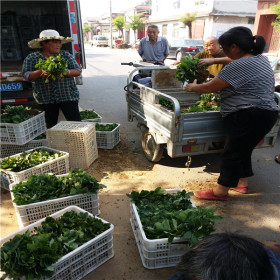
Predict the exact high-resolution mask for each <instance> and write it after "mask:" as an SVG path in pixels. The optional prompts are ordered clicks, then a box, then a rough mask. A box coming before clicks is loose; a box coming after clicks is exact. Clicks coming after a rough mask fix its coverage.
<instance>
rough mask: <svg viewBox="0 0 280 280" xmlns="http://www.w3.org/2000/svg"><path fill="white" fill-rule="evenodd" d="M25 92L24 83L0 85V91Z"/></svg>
mask: <svg viewBox="0 0 280 280" xmlns="http://www.w3.org/2000/svg"><path fill="white" fill-rule="evenodd" d="M16 90H23V88H22V82H4V83H0V91H16Z"/></svg>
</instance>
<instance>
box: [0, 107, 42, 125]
mask: <svg viewBox="0 0 280 280" xmlns="http://www.w3.org/2000/svg"><path fill="white" fill-rule="evenodd" d="M39 113H40V111H38V110H34V109H31V108H30V107H25V106H22V105H19V106H9V105H7V106H6V107H5V108H4V109H3V110H2V112H1V123H21V122H24V121H26V120H28V119H30V118H32V117H34V116H35V115H37V114H39Z"/></svg>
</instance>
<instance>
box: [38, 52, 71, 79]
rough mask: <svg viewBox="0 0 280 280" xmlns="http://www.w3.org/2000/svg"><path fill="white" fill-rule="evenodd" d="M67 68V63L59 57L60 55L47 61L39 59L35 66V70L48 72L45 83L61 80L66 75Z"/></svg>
mask: <svg viewBox="0 0 280 280" xmlns="http://www.w3.org/2000/svg"><path fill="white" fill-rule="evenodd" d="M67 67H68V65H67V62H66V60H65V59H64V58H62V57H61V54H59V55H58V56H50V57H48V58H47V59H42V58H40V59H39V62H38V64H36V65H35V68H38V69H42V70H44V71H46V72H48V74H49V75H48V76H47V78H46V80H45V83H48V82H49V81H50V79H52V80H53V81H56V80H61V79H63V78H64V75H66V73H67Z"/></svg>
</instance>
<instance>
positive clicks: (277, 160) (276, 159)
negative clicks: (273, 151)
mask: <svg viewBox="0 0 280 280" xmlns="http://www.w3.org/2000/svg"><path fill="white" fill-rule="evenodd" d="M274 160H275V161H276V162H277V163H278V164H280V160H279V158H278V156H275V158H274Z"/></svg>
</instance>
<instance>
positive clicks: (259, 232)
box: [1, 141, 280, 280]
mask: <svg viewBox="0 0 280 280" xmlns="http://www.w3.org/2000/svg"><path fill="white" fill-rule="evenodd" d="M219 159H220V156H219V155H208V156H203V157H202V156H200V157H199V156H198V157H196V159H195V160H194V161H193V163H192V166H191V170H188V169H187V168H186V167H185V166H184V163H185V161H186V159H170V158H169V157H168V156H166V157H165V158H164V159H162V160H161V161H160V162H159V163H158V164H154V163H151V162H149V161H148V160H147V159H146V158H145V156H144V154H143V153H142V150H141V149H139V148H138V147H137V146H135V145H134V144H133V143H130V142H129V141H122V142H121V143H120V144H119V145H118V146H117V147H115V148H114V149H113V150H99V157H98V159H97V160H96V161H95V162H94V163H93V164H92V165H91V166H90V168H88V169H87V172H89V173H90V174H91V175H92V176H94V177H96V178H97V179H98V180H100V182H101V183H102V184H104V185H106V186H107V188H105V189H103V190H101V191H100V193H99V205H100V211H101V214H100V217H101V218H102V219H104V220H106V221H108V222H110V223H112V224H113V225H114V243H113V244H114V252H115V255H114V257H113V258H112V259H110V260H109V261H108V262H106V263H105V264H103V265H101V266H100V267H99V268H97V269H96V270H94V271H93V272H92V273H90V274H88V275H87V276H86V277H85V278H84V279H85V280H90V279H98V280H132V279H133V280H142V279H143V280H144V279H149V280H166V279H168V277H170V276H171V275H172V274H173V273H174V272H175V268H174V267H171V268H164V269H156V270H149V269H146V268H144V267H143V265H142V262H141V259H140V255H139V252H138V249H137V246H136V243H135V238H134V235H133V232H132V229H131V226H130V222H129V219H130V213H129V198H128V197H127V196H126V194H127V193H129V192H131V191H132V190H137V191H139V190H142V189H146V190H152V189H155V188H156V187H162V188H165V189H168V188H182V189H185V190H186V191H194V190H197V189H208V188H211V186H213V185H214V184H215V182H216V180H217V177H218V174H219V173H218V172H219V168H218V166H219ZM268 163H269V164H273V162H272V161H269V162H268ZM264 191H265V190H263V189H262V188H258V186H257V187H256V189H255V190H254V192H252V193H249V194H248V195H242V194H238V193H234V192H231V197H230V199H229V201H227V202H211V201H210V202H209V201H208V202H207V201H199V200H197V199H195V198H194V199H193V201H194V203H195V204H196V205H200V206H206V205H213V206H214V207H215V208H216V209H217V211H216V214H217V215H221V216H222V217H223V218H224V219H223V220H221V221H219V222H217V223H216V228H217V231H218V232H223V231H225V230H230V231H236V230H238V231H241V232H243V233H246V234H248V235H250V236H252V237H254V238H256V239H258V240H265V239H268V240H278V241H280V240H279V233H280V231H279V224H280V222H279V215H277V212H278V214H279V206H278V205H279V189H278V190H277V189H275V192H271V190H270V191H265V192H264ZM277 191H278V192H277ZM1 201H2V204H1V236H2V237H3V236H5V235H7V234H9V233H12V232H14V231H16V230H17V229H18V223H17V219H16V215H15V211H14V208H13V205H12V203H11V197H10V193H9V192H7V191H4V190H2V191H1ZM277 216H278V217H277Z"/></svg>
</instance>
